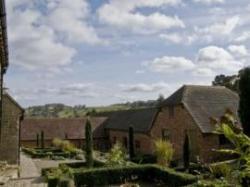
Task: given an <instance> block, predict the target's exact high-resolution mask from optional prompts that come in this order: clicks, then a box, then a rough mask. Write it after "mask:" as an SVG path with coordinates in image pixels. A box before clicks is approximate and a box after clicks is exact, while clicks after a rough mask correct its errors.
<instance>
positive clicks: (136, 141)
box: [135, 140, 141, 149]
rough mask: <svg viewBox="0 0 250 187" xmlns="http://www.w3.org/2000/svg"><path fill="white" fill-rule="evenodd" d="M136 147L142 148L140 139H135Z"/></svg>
mask: <svg viewBox="0 0 250 187" xmlns="http://www.w3.org/2000/svg"><path fill="white" fill-rule="evenodd" d="M135 148H136V149H140V148H141V143H140V141H139V140H135Z"/></svg>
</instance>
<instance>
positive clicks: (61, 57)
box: [6, 0, 99, 72]
mask: <svg viewBox="0 0 250 187" xmlns="http://www.w3.org/2000/svg"><path fill="white" fill-rule="evenodd" d="M6 3H7V11H8V17H7V18H8V24H9V25H8V29H9V30H8V34H9V45H10V59H11V62H12V63H13V64H15V65H18V66H21V67H24V68H26V69H29V70H36V69H38V70H41V71H42V70H44V71H45V72H49V71H51V72H59V71H62V70H63V69H65V67H67V66H69V65H70V64H71V63H72V62H73V59H74V57H75V55H76V53H77V51H76V49H75V48H74V47H73V46H72V45H68V44H67V43H65V42H64V39H62V36H65V37H66V39H67V40H68V41H71V42H82V43H90V44H94V43H98V42H99V38H98V37H97V35H96V33H95V30H94V29H93V28H92V27H90V26H88V24H87V23H86V18H87V15H88V6H87V3H86V2H85V1H81V0H75V1H74V2H70V3H69V1H65V0H62V1H58V0H50V2H48V9H47V10H46V11H48V15H44V13H43V12H42V11H41V9H39V8H38V7H36V6H35V2H34V1H29V0H20V1H19V0H18V1H17V0H10V1H6Z"/></svg>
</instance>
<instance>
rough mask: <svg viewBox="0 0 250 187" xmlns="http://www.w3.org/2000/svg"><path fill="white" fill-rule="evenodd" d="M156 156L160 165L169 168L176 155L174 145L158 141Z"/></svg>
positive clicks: (156, 143) (156, 142)
mask: <svg viewBox="0 0 250 187" xmlns="http://www.w3.org/2000/svg"><path fill="white" fill-rule="evenodd" d="M155 154H156V157H157V163H158V164H159V165H161V166H168V165H169V163H170V161H171V160H172V158H173V155H174V149H173V146H172V144H171V143H170V142H169V141H165V140H156V141H155Z"/></svg>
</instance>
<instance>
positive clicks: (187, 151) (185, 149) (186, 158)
mask: <svg viewBox="0 0 250 187" xmlns="http://www.w3.org/2000/svg"><path fill="white" fill-rule="evenodd" d="M189 162H190V147H189V138H188V135H187V134H186V135H185V140H184V144H183V165H184V168H185V169H188V168H189Z"/></svg>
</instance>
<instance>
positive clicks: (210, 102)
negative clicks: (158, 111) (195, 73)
mask: <svg viewBox="0 0 250 187" xmlns="http://www.w3.org/2000/svg"><path fill="white" fill-rule="evenodd" d="M238 103H239V97H238V95H237V94H236V93H234V92H233V91H231V90H229V89H227V88H225V87H222V86H194V85H184V86H183V87H181V88H180V89H179V90H177V91H176V92H175V93H174V94H172V95H171V96H170V97H169V98H167V99H166V100H165V101H164V102H163V104H162V106H166V105H178V104H184V106H185V107H186V108H187V109H188V111H189V112H190V114H191V115H192V117H193V119H194V120H195V122H196V123H197V125H198V126H199V127H200V129H201V131H202V132H203V133H210V132H212V131H213V130H214V127H213V126H212V124H211V122H210V118H211V117H213V118H219V117H221V116H222V115H223V114H224V113H225V110H226V109H230V110H231V111H232V112H233V113H234V114H235V115H236V116H237V110H238Z"/></svg>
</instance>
